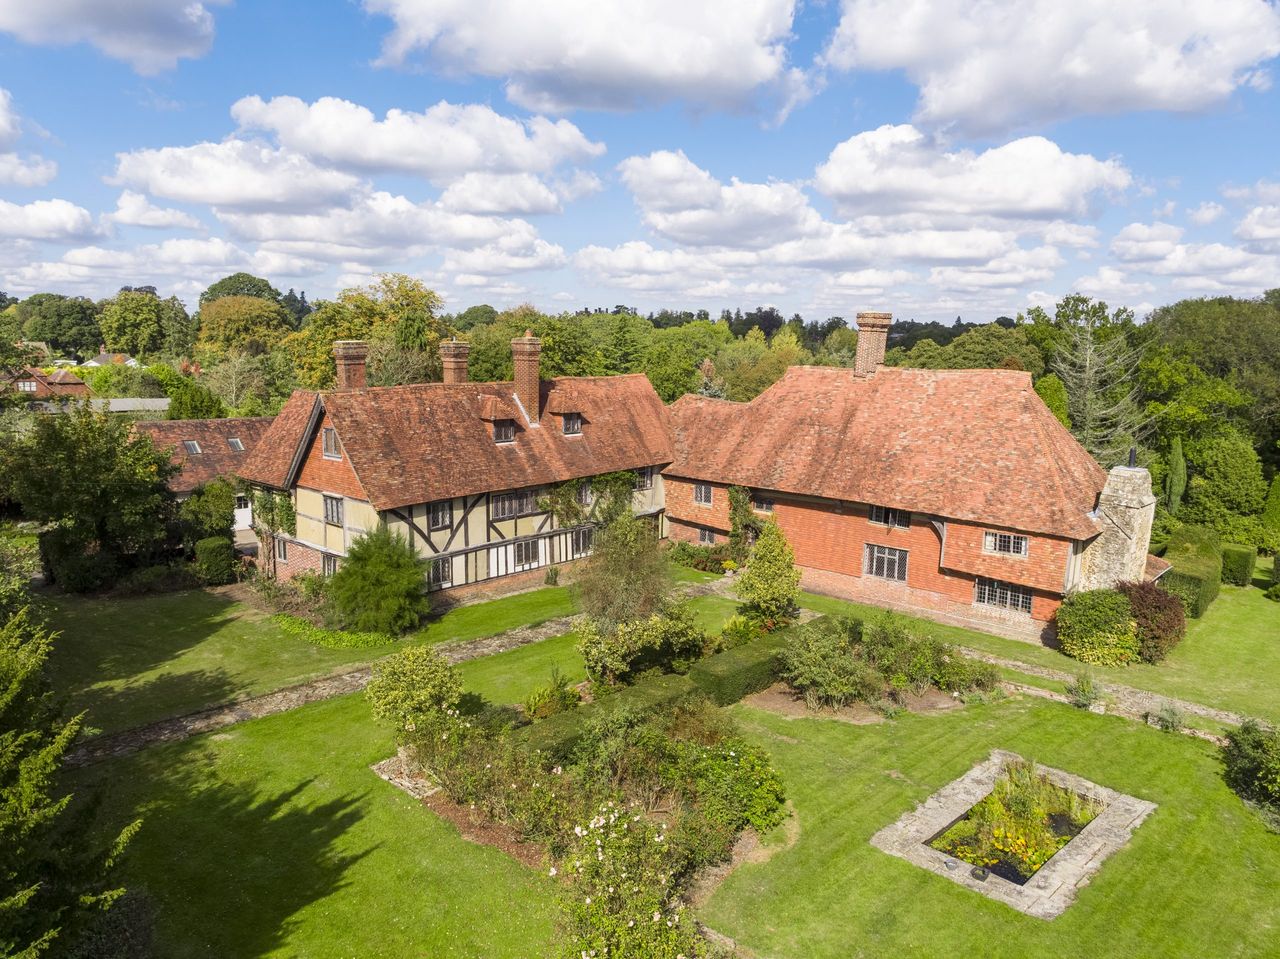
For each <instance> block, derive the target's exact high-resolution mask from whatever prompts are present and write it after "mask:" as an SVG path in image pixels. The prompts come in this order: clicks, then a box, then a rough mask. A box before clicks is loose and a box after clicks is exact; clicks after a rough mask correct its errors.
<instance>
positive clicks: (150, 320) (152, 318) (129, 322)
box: [98, 290, 164, 357]
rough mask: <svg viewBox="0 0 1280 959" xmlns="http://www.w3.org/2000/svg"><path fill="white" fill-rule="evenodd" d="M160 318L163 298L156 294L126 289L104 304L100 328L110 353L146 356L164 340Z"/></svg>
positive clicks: (99, 322)
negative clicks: (161, 299)
mask: <svg viewBox="0 0 1280 959" xmlns="http://www.w3.org/2000/svg"><path fill="white" fill-rule="evenodd" d="M160 317H161V307H160V299H159V298H158V297H157V296H156V295H155V294H154V293H143V292H139V291H136V290H123V291H121V292H120V293H118V294H116V296H115V297H114V298H113V299H110V300H107V301H106V303H105V304H104V305H103V308H102V315H101V316H99V317H98V325H99V326H100V327H101V328H102V338H103V340H105V341H106V346H107V349H108V350H111V351H113V352H119V353H129V354H131V355H132V356H135V357H145V356H149V355H150V354H152V353H154V352H155V351H157V350H158V349H159V348H160V345H161V343H162V342H163V341H164V330H163V328H162V326H161V322H160Z"/></svg>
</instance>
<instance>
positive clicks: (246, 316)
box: [196, 294, 289, 356]
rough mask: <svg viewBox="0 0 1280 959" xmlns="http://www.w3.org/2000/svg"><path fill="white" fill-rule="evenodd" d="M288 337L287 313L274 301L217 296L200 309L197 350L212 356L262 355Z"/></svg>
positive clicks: (252, 297) (246, 297)
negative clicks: (244, 353)
mask: <svg viewBox="0 0 1280 959" xmlns="http://www.w3.org/2000/svg"><path fill="white" fill-rule="evenodd" d="M288 335H289V314H288V313H287V312H286V311H285V308H284V307H283V306H281V305H280V304H279V303H276V302H275V301H273V300H268V299H263V298H261V297H257V296H243V295H239V294H237V295H231V296H220V297H218V298H217V299H214V300H211V301H209V302H207V303H205V304H204V305H202V306H201V308H200V334H199V337H198V338H197V339H196V348H197V349H198V350H200V351H203V352H207V353H209V354H211V355H213V356H223V355H225V354H226V353H228V352H230V351H233V350H241V351H244V352H247V353H253V354H258V353H265V352H267V351H268V350H270V349H271V348H272V347H273V346H275V345H276V344H278V343H280V342H281V341H282V340H283V339H284V338H285V337H286V336H288Z"/></svg>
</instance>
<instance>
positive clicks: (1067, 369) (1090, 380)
mask: <svg viewBox="0 0 1280 959" xmlns="http://www.w3.org/2000/svg"><path fill="white" fill-rule="evenodd" d="M1062 333H1063V337H1062V340H1061V342H1060V344H1059V346H1058V349H1057V352H1056V353H1055V355H1054V358H1053V371H1054V373H1056V374H1057V375H1058V378H1059V379H1061V380H1062V383H1063V385H1064V386H1065V387H1066V388H1067V401H1068V402H1067V412H1068V414H1069V415H1070V417H1071V424H1072V432H1073V433H1074V434H1075V436H1076V439H1078V440H1079V441H1080V445H1081V446H1083V447H1084V448H1085V449H1086V450H1088V451H1089V452H1090V453H1091V454H1092V455H1093V457H1094V458H1095V459H1096V460H1097V461H1098V462H1099V463H1101V464H1102V465H1103V466H1112V465H1114V464H1116V463H1119V462H1120V461H1121V460H1122V459H1123V458H1124V456H1125V453H1126V451H1127V450H1128V449H1129V447H1130V446H1133V445H1136V444H1137V443H1139V442H1140V441H1141V439H1142V438H1143V436H1144V435H1145V434H1146V432H1147V427H1148V424H1149V418H1148V417H1147V415H1146V414H1145V413H1144V411H1143V409H1142V407H1141V405H1140V404H1139V402H1138V399H1139V396H1140V395H1141V394H1140V390H1139V387H1138V384H1137V377H1136V374H1137V370H1138V364H1139V363H1140V362H1141V360H1142V351H1141V350H1140V349H1137V348H1134V347H1131V346H1130V345H1129V342H1128V340H1127V339H1126V338H1125V337H1124V336H1105V335H1104V334H1103V333H1102V332H1101V331H1099V330H1098V329H1096V328H1094V327H1089V326H1084V325H1081V326H1069V327H1066V328H1065V329H1064V330H1063V331H1062Z"/></svg>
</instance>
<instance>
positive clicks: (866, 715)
mask: <svg viewBox="0 0 1280 959" xmlns="http://www.w3.org/2000/svg"><path fill="white" fill-rule="evenodd" d="M742 701H743V702H744V703H745V704H746V705H748V706H751V707H754V708H755V709H763V710H764V711H765V712H770V713H774V714H775V715H778V716H782V717H783V718H785V719H835V720H838V721H839V722H842V723H852V724H853V725H855V726H870V725H872V724H874V723H882V722H884V717H883V716H881V715H880V714H879V713H878V712H876V711H875V710H874V709H872V708H871V707H870V706H867V705H864V704H862V703H854V704H852V705H849V706H841V707H840V708H839V709H821V710H818V711H816V712H815V711H814V710H812V709H810V708H809V707H808V706H806V705H805V704H804V697H803V696H801V695H799V694H798V693H796V692H795V691H794V690H792V688H791V687H790V686H788V685H787V684H786V683H774V684H773V685H772V686H770V687H769V688H768V689H766V690H764V691H763V692H759V693H752V694H751V695H750V696H748V697H746V698H745V699H743V700H742Z"/></svg>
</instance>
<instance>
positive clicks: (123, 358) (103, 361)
mask: <svg viewBox="0 0 1280 959" xmlns="http://www.w3.org/2000/svg"><path fill="white" fill-rule="evenodd" d="M81 365H82V366H113V365H123V366H137V365H138V361H137V360H135V359H134V358H133V357H132V356H130V355H129V354H128V353H99V354H98V355H97V356H95V357H93V358H91V359H88V360H85V361H84V363H82V364H81Z"/></svg>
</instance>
